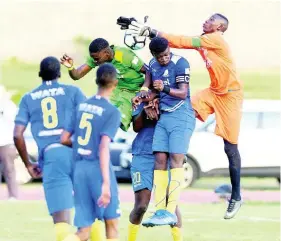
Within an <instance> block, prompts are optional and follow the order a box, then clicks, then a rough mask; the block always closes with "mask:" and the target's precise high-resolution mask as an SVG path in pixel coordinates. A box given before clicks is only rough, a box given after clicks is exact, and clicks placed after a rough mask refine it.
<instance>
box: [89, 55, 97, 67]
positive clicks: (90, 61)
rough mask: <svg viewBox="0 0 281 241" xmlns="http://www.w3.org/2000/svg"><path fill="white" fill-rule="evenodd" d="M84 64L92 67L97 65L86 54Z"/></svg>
mask: <svg viewBox="0 0 281 241" xmlns="http://www.w3.org/2000/svg"><path fill="white" fill-rule="evenodd" d="M86 64H87V65H88V66H89V67H91V68H92V69H93V68H95V67H97V65H96V64H95V62H94V60H93V59H92V57H91V56H88V57H87V59H86Z"/></svg>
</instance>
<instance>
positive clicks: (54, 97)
mask: <svg viewBox="0 0 281 241" xmlns="http://www.w3.org/2000/svg"><path fill="white" fill-rule="evenodd" d="M84 100H85V96H84V95H83V93H82V92H81V90H80V89H79V88H77V87H75V86H72V85H64V84H60V83H58V82H57V81H56V80H52V81H44V82H43V83H42V84H41V85H40V86H39V87H38V88H36V89H34V90H32V91H31V92H29V93H27V94H25V95H24V96H23V98H22V99H21V102H20V105H19V111H18V114H17V116H16V119H15V123H16V124H17V125H24V126H27V125H28V123H30V124H31V132H32V135H33V138H34V139H35V141H36V144H37V146H38V149H39V155H40V156H41V154H42V153H43V150H44V149H45V148H46V147H47V146H48V145H50V144H53V143H60V135H61V133H62V130H63V129H64V125H65V123H66V120H67V118H69V117H70V116H72V114H71V113H72V112H74V111H75V109H76V107H77V106H78V104H79V103H81V102H82V101H84ZM41 157H42V156H41ZM40 159H42V158H40V157H39V160H40Z"/></svg>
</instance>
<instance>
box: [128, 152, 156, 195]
mask: <svg viewBox="0 0 281 241" xmlns="http://www.w3.org/2000/svg"><path fill="white" fill-rule="evenodd" d="M154 163H155V157H154V155H153V154H151V155H149V154H147V155H133V160H132V165H131V177H132V185H133V189H134V192H137V191H140V190H143V189H148V190H150V191H152V188H153V171H154Z"/></svg>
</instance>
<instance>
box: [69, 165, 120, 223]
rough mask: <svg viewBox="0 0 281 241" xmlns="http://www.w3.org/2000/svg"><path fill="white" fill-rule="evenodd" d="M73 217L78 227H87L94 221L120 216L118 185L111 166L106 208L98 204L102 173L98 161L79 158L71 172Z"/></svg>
mask: <svg viewBox="0 0 281 241" xmlns="http://www.w3.org/2000/svg"><path fill="white" fill-rule="evenodd" d="M73 186H74V204H75V218H74V225H75V226H76V227H78V228H83V227H89V226H91V225H92V223H93V222H94V221H95V219H96V218H97V219H99V220H109V219H116V218H119V217H120V208H119V196H118V185H117V181H116V177H115V173H114V171H113V168H112V166H111V167H110V190H111V200H110V203H109V205H108V206H107V207H106V208H101V207H99V206H98V204H97V202H98V199H99V198H100V196H101V187H102V175H101V170H100V163H99V161H86V160H79V161H77V162H76V163H75V167H74V172H73Z"/></svg>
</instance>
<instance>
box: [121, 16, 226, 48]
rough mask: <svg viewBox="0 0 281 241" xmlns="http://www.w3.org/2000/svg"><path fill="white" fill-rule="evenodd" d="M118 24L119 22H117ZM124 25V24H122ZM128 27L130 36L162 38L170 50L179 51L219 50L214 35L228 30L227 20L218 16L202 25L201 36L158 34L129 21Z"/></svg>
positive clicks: (148, 27)
mask: <svg viewBox="0 0 281 241" xmlns="http://www.w3.org/2000/svg"><path fill="white" fill-rule="evenodd" d="M117 24H119V25H121V24H120V21H119V22H118V21H117ZM122 24H124V23H122ZM127 24H128V27H127V28H129V29H130V32H131V34H134V35H137V36H146V37H150V38H154V37H164V38H166V39H167V40H168V41H169V45H170V47H172V48H181V49H197V48H200V47H203V48H207V49H208V48H209V49H220V48H221V47H220V44H219V42H218V41H217V39H218V38H217V37H216V36H215V35H214V33H215V34H218V33H219V34H221V33H223V32H225V31H226V30H227V28H228V20H227V19H226V18H225V17H223V16H222V15H220V14H215V15H213V16H211V17H210V18H209V19H208V20H206V21H205V23H204V24H203V34H202V35H199V36H193V37H192V36H183V35H172V34H168V33H165V32H160V31H158V30H156V29H152V28H151V27H150V26H149V25H147V24H143V23H140V22H138V21H134V20H132V21H130V22H129V23H127ZM121 29H122V28H121ZM123 29H124V28H123Z"/></svg>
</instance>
